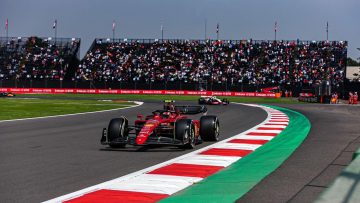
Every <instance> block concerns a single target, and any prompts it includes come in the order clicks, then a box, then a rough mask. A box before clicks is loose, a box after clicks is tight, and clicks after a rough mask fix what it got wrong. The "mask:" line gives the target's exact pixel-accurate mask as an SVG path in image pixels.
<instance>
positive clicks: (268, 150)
mask: <svg viewBox="0 0 360 203" xmlns="http://www.w3.org/2000/svg"><path fill="white" fill-rule="evenodd" d="M268 107H272V108H274V109H278V110H280V111H282V112H284V113H286V114H287V116H288V117H289V120H290V122H289V125H288V126H287V128H285V130H284V131H282V132H281V133H280V134H279V135H278V136H276V137H275V138H274V139H272V140H271V141H270V142H268V143H266V144H265V145H264V146H262V147H260V148H258V149H257V150H255V151H254V152H252V153H251V154H249V155H248V156H246V157H244V158H242V159H240V160H239V161H237V162H235V163H233V164H232V165H231V166H229V167H227V168H225V169H223V170H221V171H220V172H218V173H216V174H214V175H212V176H210V177H208V178H206V179H204V180H203V181H201V182H199V183H196V184H194V185H192V186H190V187H188V188H186V189H185V190H182V191H180V192H179V193H176V194H174V195H172V196H170V197H168V198H166V199H163V200H162V201H160V202H161V203H166V202H169V203H174V202H175V203H180V202H181V203H183V202H207V203H209V202H234V201H236V200H237V199H239V198H240V197H242V196H243V195H244V194H246V193H247V192H248V191H249V190H250V189H251V188H253V187H254V186H255V185H256V184H257V183H259V182H260V181H261V180H262V179H264V178H265V177H266V176H267V175H269V174H270V173H271V172H273V171H274V170H275V169H277V168H278V167H279V166H280V165H281V164H282V163H283V162H284V161H285V160H286V159H287V158H288V157H289V156H290V155H291V154H292V153H293V152H294V151H295V149H296V148H298V147H299V146H300V144H301V143H302V142H303V141H304V139H305V138H306V136H307V134H308V133H309V131H310V128H311V124H310V122H309V120H308V119H307V118H306V117H305V116H304V115H302V114H300V113H298V112H295V111H292V110H290V109H285V108H280V107H275V106H268ZM239 122H241V121H239Z"/></svg>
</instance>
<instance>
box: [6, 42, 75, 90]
mask: <svg viewBox="0 0 360 203" xmlns="http://www.w3.org/2000/svg"><path fill="white" fill-rule="evenodd" d="M79 51H80V39H78V38H56V40H54V39H52V38H40V37H35V36H33V37H9V38H7V37H2V38H0V80H1V83H2V84H1V85H2V86H17V85H18V84H19V85H20V86H28V85H31V86H33V85H34V86H43V85H44V82H43V81H45V80H57V81H62V80H64V79H68V78H71V76H70V75H73V74H74V67H76V66H77V64H78V61H79ZM34 83H35V84H34Z"/></svg>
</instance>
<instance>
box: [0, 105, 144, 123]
mask: <svg viewBox="0 0 360 203" xmlns="http://www.w3.org/2000/svg"><path fill="white" fill-rule="evenodd" d="M129 102H134V103H135V104H136V105H133V106H127V107H123V108H116V109H108V110H101V111H92V112H83V113H73V114H63V115H55V116H43V117H34V118H20V119H12V120H3V121H0V123H5V122H14V121H26V120H35V119H44V118H57V117H65V116H76V115H84V114H92V113H102V112H108V111H117V110H121V109H129V108H135V107H138V106H141V105H142V104H143V103H144V102H138V101H129Z"/></svg>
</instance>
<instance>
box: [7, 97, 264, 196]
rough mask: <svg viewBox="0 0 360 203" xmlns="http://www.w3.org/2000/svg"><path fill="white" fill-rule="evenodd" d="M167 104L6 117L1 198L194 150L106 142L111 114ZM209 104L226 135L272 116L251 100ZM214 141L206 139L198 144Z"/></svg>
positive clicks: (67, 188) (54, 192) (51, 190)
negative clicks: (119, 146)
mask: <svg viewBox="0 0 360 203" xmlns="http://www.w3.org/2000/svg"><path fill="white" fill-rule="evenodd" d="M179 104H181V103H179ZM187 104H188V103H187ZM193 104H195V103H193ZM161 108H162V103H160V102H146V103H144V104H143V105H142V106H139V107H136V108H130V109H124V110H116V111H110V112H102V113H96V114H85V115H75V116H68V117H56V118H46V119H35V120H23V121H13V122H2V123H1V122H0V197H1V202H40V201H45V200H49V199H52V198H55V197H58V196H61V195H64V194H68V193H70V192H74V191H77V190H80V189H83V188H85V187H89V186H92V185H95V184H98V183H102V182H105V181H108V180H111V179H114V178H117V177H120V176H123V175H126V174H129V173H131V172H134V171H138V170H141V169H143V168H146V167H149V166H152V165H155V164H158V163H161V162H164V161H167V160H169V159H172V158H175V157H178V156H180V155H182V154H185V153H188V152H190V151H191V150H181V149H178V148H176V147H161V148H144V147H142V148H141V147H131V146H130V147H127V148H126V149H120V150H111V149H108V148H107V147H106V146H102V145H100V143H99V142H100V136H101V132H102V128H103V127H107V124H108V122H109V120H110V119H111V118H114V117H118V116H120V115H125V116H126V117H127V118H128V119H129V120H130V122H132V121H133V120H134V119H135V118H136V115H137V113H143V114H149V113H150V112H151V111H153V110H156V109H161ZM208 109H209V113H208V114H209V115H210V114H213V115H218V116H219V118H220V122H221V131H220V132H221V139H225V138H228V137H231V136H233V135H235V134H238V133H240V132H242V131H245V130H247V129H249V128H251V127H253V126H255V125H257V124H259V123H260V122H262V121H263V120H264V119H265V118H266V113H265V112H264V111H263V110H261V109H259V108H254V107H249V106H242V105H235V104H231V105H229V106H208ZM209 144H211V143H206V142H204V143H202V144H200V145H197V146H196V148H195V149H199V148H201V147H204V146H207V145H209Z"/></svg>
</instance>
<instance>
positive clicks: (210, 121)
mask: <svg viewBox="0 0 360 203" xmlns="http://www.w3.org/2000/svg"><path fill="white" fill-rule="evenodd" d="M219 135H220V123H219V119H218V117H217V116H202V117H201V118H200V136H201V139H202V140H204V141H218V140H219Z"/></svg>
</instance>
